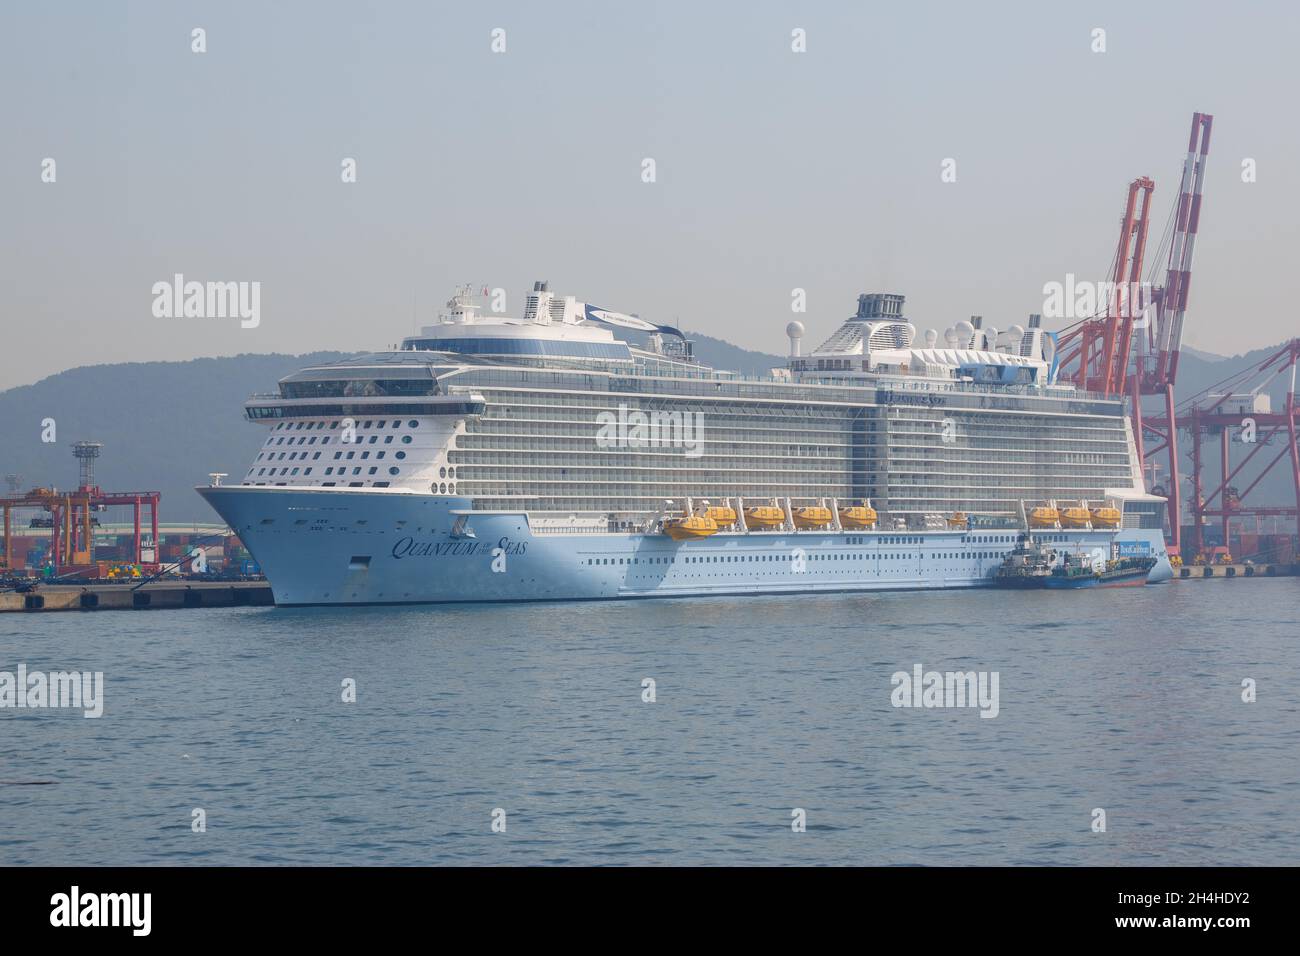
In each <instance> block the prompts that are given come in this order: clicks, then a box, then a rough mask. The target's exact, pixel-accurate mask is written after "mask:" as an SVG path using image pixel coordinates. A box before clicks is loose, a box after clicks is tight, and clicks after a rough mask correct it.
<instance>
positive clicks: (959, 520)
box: [948, 511, 966, 529]
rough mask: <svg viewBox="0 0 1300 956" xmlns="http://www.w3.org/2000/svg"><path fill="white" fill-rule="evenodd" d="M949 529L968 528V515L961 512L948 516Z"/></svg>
mask: <svg viewBox="0 0 1300 956" xmlns="http://www.w3.org/2000/svg"><path fill="white" fill-rule="evenodd" d="M948 527H949V528H953V529H957V528H965V527H966V515H965V514H964V513H963V512H960V511H954V512H953V513H952V514H950V515H948Z"/></svg>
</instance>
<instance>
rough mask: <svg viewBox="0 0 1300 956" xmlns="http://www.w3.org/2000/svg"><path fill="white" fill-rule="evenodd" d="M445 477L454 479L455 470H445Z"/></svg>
mask: <svg viewBox="0 0 1300 956" xmlns="http://www.w3.org/2000/svg"><path fill="white" fill-rule="evenodd" d="M447 477H448V478H455V477H456V469H455V468H448V469H447Z"/></svg>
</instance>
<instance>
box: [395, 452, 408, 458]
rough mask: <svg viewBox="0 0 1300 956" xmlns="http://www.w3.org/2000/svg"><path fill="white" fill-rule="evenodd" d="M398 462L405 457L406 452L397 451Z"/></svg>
mask: <svg viewBox="0 0 1300 956" xmlns="http://www.w3.org/2000/svg"><path fill="white" fill-rule="evenodd" d="M396 457H397V458H398V459H399V460H400V459H402V458H405V457H406V452H404V451H399V452H398V453H397V456H396Z"/></svg>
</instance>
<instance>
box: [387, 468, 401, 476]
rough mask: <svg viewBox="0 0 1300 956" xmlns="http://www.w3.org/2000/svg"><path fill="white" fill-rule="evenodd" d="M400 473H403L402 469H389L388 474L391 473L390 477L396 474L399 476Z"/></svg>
mask: <svg viewBox="0 0 1300 956" xmlns="http://www.w3.org/2000/svg"><path fill="white" fill-rule="evenodd" d="M399 471H401V469H400V468H389V469H388V473H389V474H390V475H395V474H397V473H398V472H399Z"/></svg>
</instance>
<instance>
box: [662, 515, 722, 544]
mask: <svg viewBox="0 0 1300 956" xmlns="http://www.w3.org/2000/svg"><path fill="white" fill-rule="evenodd" d="M717 533H718V523H717V522H716V521H714V520H713V519H712V518H709V517H706V516H705V515H687V516H686V517H685V518H669V519H668V520H667V521H665V522H664V534H666V535H668V537H670V538H672V539H673V540H674V541H685V540H687V539H688V538H707V537H708V536H709V535H711V534H717Z"/></svg>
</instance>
